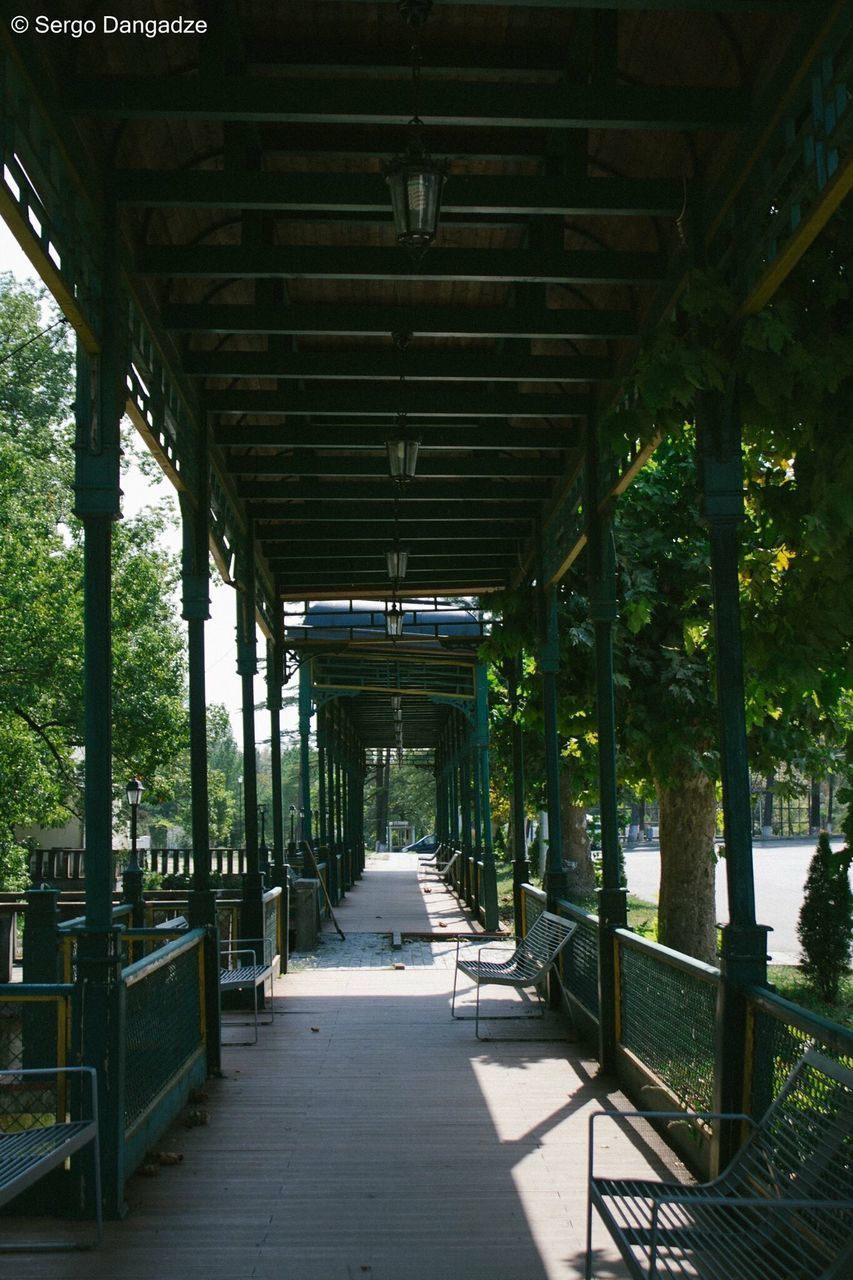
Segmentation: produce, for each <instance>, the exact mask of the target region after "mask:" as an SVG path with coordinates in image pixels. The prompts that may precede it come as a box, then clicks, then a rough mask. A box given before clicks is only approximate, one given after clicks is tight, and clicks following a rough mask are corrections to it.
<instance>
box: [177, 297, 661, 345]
mask: <svg viewBox="0 0 853 1280" xmlns="http://www.w3.org/2000/svg"><path fill="white" fill-rule="evenodd" d="M162 317H163V324H164V326H165V328H166V329H167V330H170V331H172V332H178V333H198V332H207V333H229V334H230V333H233V334H237V333H255V334H272V333H291V334H341V335H343V334H365V335H376V334H391V333H411V334H412V335H413V336H415V335H417V334H424V335H430V336H435V337H438V336H441V337H446V338H452V337H472V336H475V335H476V336H481V337H503V338H574V339H581V338H590V339H595V338H630V337H634V336H635V335H636V333H637V321H636V319H635V318H634V316H633V315H632V314H631V313H630V312H627V311H596V310H594V309H592V308H589V309H588V310H584V311H576V310H568V309H566V310H559V309H556V308H555V309H553V310H548V309H546V308H541V307H513V308H509V307H452V306H448V307H436V306H416V305H412V306H351V305H350V306H334V305H331V304H330V305H320V306H311V305H304V306H302V305H299V306H281V307H278V306H270V305H266V306H264V305H257V306H252V305H239V304H233V305H228V304H223V303H218V304H210V305H205V304H204V303H192V302H190V303H173V304H171V305H166V306H164V307H163V309H162Z"/></svg>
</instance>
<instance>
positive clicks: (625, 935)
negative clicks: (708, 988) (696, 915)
mask: <svg viewBox="0 0 853 1280" xmlns="http://www.w3.org/2000/svg"><path fill="white" fill-rule="evenodd" d="M613 932H614V934H615V935H616V937H617V938H618V939H619V941H620V942H621V943H622V944H623V945H624V946H626V947H628V948H629V949H630V948H633V950H635V951H645V952H647V953H648V954H649V955H652V956H654V958H655V959H656V960H660V961H661V962H662V963H663V964H668V965H670V967H671V968H673V969H681V970H682V972H683V973H689V974H690V976H691V977H692V978H699V979H701V981H702V982H707V983H708V984H709V985H716V983H718V982H719V981H720V976H721V975H720V970H719V969H715V968H714V966H713V965H711V964H705V963H704V961H702V960H694V959H693V957H692V956H685V955H682V953H681V952H680V951H673V950H672V948H671V947H665V946H663V945H662V944H661V943H660V942H652V940H651V938H644V937H642V935H641V934H639V933H632V932H631V930H630V929H614V930H613Z"/></svg>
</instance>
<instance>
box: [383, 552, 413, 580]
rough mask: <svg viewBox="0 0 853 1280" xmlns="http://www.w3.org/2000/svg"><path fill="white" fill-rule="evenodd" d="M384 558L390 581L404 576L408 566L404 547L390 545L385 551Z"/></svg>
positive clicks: (407, 553) (407, 557)
mask: <svg viewBox="0 0 853 1280" xmlns="http://www.w3.org/2000/svg"><path fill="white" fill-rule="evenodd" d="M385 559H386V560H387V561H388V577H389V578H390V579H391V581H392V582H399V581H400V580H401V578H405V576H406V570H407V568H408V567H409V552H408V550H407V549H406V548H405V547H392V548H391V549H390V550H389V551H386V552H385Z"/></svg>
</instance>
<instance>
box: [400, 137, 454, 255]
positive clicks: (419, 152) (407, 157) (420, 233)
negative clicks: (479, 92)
mask: <svg viewBox="0 0 853 1280" xmlns="http://www.w3.org/2000/svg"><path fill="white" fill-rule="evenodd" d="M418 124H420V121H419V120H418V119H417V117H415V118H414V119H413V120H412V121H410V126H409V127H410V133H409V141H408V145H407V147H406V150H405V151H404V152H403V153H402V155H397V156H395V157H394V159H393V160H392V161H391V162H390V164H388V165H387V166H386V168H385V181H386V182H387V183H388V189H389V191H390V192H391V210H392V212H393V214H394V230H395V232H396V233H397V243H398V244H401V245H403V247H404V248H406V249H408V250H409V252H410V253H411V255H412V257H413V258H415V259H418V258H420V257H422V255H423V254H424V253H426V251H427V249H428V248H429V246H430V245H431V244H432V242H433V240H434V239H435V236H436V232H437V231H438V219H439V215H440V213H441V191H442V188H443V186H444V179H445V176H446V174H447V162H446V161H443V160H434V159H433V158H432V156H431V155H429V153H428V152H427V151H425V149H424V145H423V142H422V140H421V135H420V132H419V130H418V128H417V125H418Z"/></svg>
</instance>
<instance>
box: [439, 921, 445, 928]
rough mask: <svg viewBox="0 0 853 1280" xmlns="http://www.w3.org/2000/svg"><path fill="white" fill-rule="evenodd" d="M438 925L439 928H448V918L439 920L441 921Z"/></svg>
mask: <svg viewBox="0 0 853 1280" xmlns="http://www.w3.org/2000/svg"><path fill="white" fill-rule="evenodd" d="M438 927H439V929H446V928H447V921H446V920H439V922H438Z"/></svg>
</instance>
